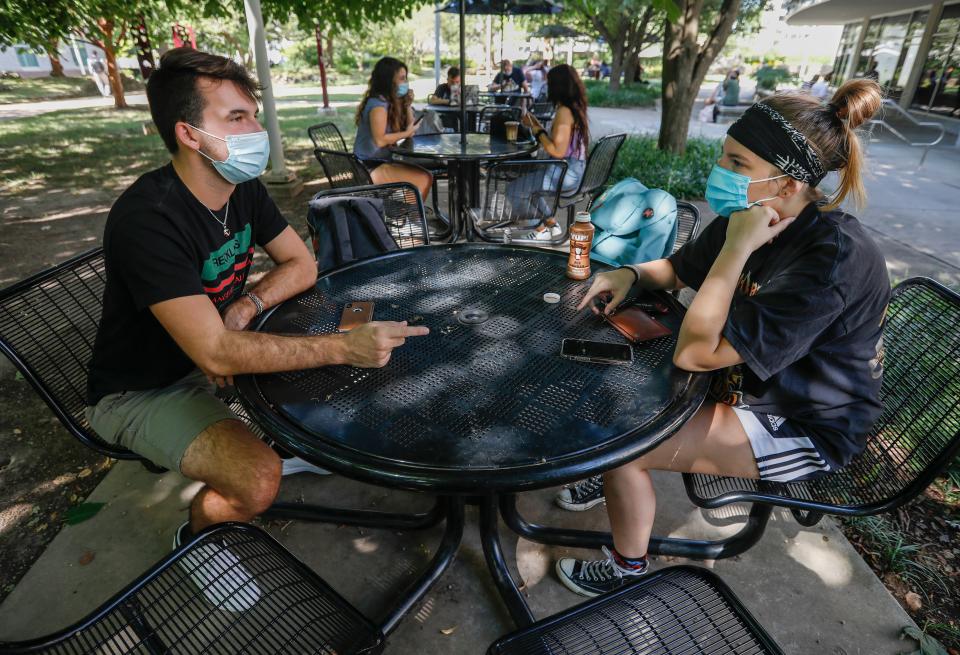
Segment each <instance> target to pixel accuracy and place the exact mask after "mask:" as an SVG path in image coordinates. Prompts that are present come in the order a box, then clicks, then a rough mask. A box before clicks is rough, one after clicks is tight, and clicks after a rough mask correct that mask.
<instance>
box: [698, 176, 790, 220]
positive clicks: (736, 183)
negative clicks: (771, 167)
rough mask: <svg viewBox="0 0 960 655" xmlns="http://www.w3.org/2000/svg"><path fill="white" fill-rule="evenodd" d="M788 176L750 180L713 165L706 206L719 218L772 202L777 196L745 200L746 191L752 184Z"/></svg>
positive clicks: (708, 179) (708, 180)
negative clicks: (751, 200) (752, 200)
mask: <svg viewBox="0 0 960 655" xmlns="http://www.w3.org/2000/svg"><path fill="white" fill-rule="evenodd" d="M781 177H789V176H788V175H775V176H773V177H764V178H762V179H759V180H751V179H750V178H749V177H747V176H746V175H741V174H740V173H734V172H733V171H730V170H727V169H726V168H723V167H722V166H720V165H718V164H714V165H713V170H712V171H710V176H709V177H707V191H706V198H707V204H708V205H710V209H712V210H713V211H715V212H717V214H719V215H720V216H730V214H732V213H733V212H737V211H740V210H742V209H749V208H750V207H753V206H754V205H759V204H760V203H762V202H766V201H767V200H773V199H775V198H776V197H777V196H770V197H769V198H762V199H760V200H756V201H754V202H750V201H749V200H747V189H749V187H750V185H751V184H753V183H754V182H768V181H769V180H776V179H779V178H781Z"/></svg>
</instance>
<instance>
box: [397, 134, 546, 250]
mask: <svg viewBox="0 0 960 655" xmlns="http://www.w3.org/2000/svg"><path fill="white" fill-rule="evenodd" d="M462 136H463V135H461V134H427V135H420V136H414V137H412V138H409V139H406V140H404V142H403V143H401V144H399V145H396V146H391V148H390V149H391V151H392V152H393V156H394V158H395V159H397V160H401V161H402V160H404V159H407V160H409V161H412V162H416V161H417V160H420V161H421V162H422V161H423V160H424V159H429V160H433V161H437V162H443V163H445V164H446V166H447V170H448V171H449V174H450V184H449V194H448V195H449V208H450V209H449V214H450V234H449V241H450V242H451V243H452V242H455V241H457V240H458V239H459V238H460V235H461V232H463V233H465V234H466V236H467V239H468V240H470V239H471V238H472V234H471V230H470V221H469V220H468V219H467V213H468V212H469V210H470V207H476V206H477V205H479V187H480V165H481V163H484V162H486V163H490V162H494V161H499V160H504V159H512V158H519V157H527V156H529V155H530V154H531V153H533V152H534V151H535V150H536V149H537V147H538V146H537V144H536V143H535V142H534V141H518V142H514V141H507V140H505V139H501V138H498V137H494V136H491V135H489V134H467V135H466V143H464V142H462V140H461V137H462ZM440 238H443V236H441V237H440Z"/></svg>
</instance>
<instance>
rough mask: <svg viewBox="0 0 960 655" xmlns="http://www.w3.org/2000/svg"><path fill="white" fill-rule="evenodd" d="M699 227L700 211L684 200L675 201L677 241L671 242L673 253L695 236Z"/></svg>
mask: <svg viewBox="0 0 960 655" xmlns="http://www.w3.org/2000/svg"><path fill="white" fill-rule="evenodd" d="M699 227H700V210H699V209H697V206H696V205H694V204H691V203H689V202H686V201H684V200H678V201H677V239H676V241H674V242H673V252H677V251H678V250H680V247H681V246H682V245H683V244H685V243H686V242H688V241H690V240H691V239H693V238H694V237H695V236H696V235H697V229H699Z"/></svg>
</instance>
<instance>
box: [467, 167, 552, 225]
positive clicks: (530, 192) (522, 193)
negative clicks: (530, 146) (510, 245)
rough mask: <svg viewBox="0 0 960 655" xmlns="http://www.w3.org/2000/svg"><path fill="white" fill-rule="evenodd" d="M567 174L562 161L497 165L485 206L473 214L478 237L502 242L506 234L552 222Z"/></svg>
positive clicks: (488, 181) (489, 174)
mask: <svg viewBox="0 0 960 655" xmlns="http://www.w3.org/2000/svg"><path fill="white" fill-rule="evenodd" d="M566 171H567V163H566V162H565V161H563V160H562V159H529V160H520V161H513V160H511V161H504V162H497V163H495V164H494V165H493V166H491V167H490V168H489V169H488V170H487V179H486V186H485V191H484V194H483V200H482V202H483V205H482V206H481V207H480V208H479V210H471V212H470V218H471V219H472V222H473V226H474V228H475V229H476V232H477V234H478V235H479V236H480V237H481V238H482V239H484V240H486V241H500V240H502V239H503V238H504V231H505V230H511V232H512V231H513V230H524V229H531V228H533V227H535V226H537V225H539V224H540V223H542V222H543V221H545V220H546V219H548V218H552V217H553V216H554V214H556V212H557V203H558V202H559V199H560V186H561V185H562V184H563V176H564V175H565V174H566Z"/></svg>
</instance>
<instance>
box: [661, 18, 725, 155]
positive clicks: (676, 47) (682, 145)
mask: <svg viewBox="0 0 960 655" xmlns="http://www.w3.org/2000/svg"><path fill="white" fill-rule="evenodd" d="M739 8H740V1H739V0H723V3H722V5H721V7H720V10H719V11H718V13H717V24H716V25H715V26H714V27H713V29H712V30H711V32H710V36H709V37H708V38H707V40H706V42H704V44H703V45H702V46H700V45H698V43H697V37H698V34H699V31H700V14H701V12H702V10H703V0H685V1H684V2H683V3H682V4H681V12H680V18H679V19H678V21H677V22H676V23H673V22H670V21H669V20H668V21H666V24H665V26H664V30H663V85H662V88H661V93H660V97H661V104H662V106H661V111H660V136H659V139H658V140H657V146H658V147H659V148H660V149H661V150H666V151H668V152H672V153H674V154H678V155H679V154H683V152H684V151H685V150H686V148H687V131H688V130H689V127H690V114H691V113H693V104H694V102H695V101H696V98H697V93H698V91H699V90H700V85H701V84H703V79H704V78H705V77H706V75H707V70H709V68H710V65H711V64H712V63H713V61H714V59H716V58H717V55H718V54H720V50H721V49H722V48H723V46H724V44H725V43H726V42H727V39H728V38H729V36H730V32H731V31H732V29H733V23H734V21H735V20H736V18H737V12H738V10H739Z"/></svg>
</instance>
